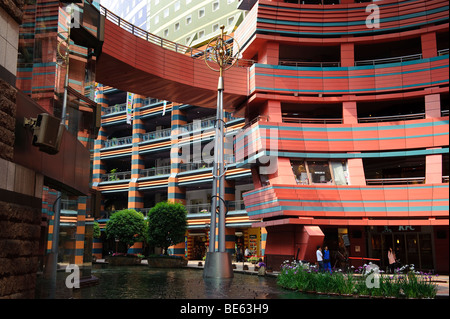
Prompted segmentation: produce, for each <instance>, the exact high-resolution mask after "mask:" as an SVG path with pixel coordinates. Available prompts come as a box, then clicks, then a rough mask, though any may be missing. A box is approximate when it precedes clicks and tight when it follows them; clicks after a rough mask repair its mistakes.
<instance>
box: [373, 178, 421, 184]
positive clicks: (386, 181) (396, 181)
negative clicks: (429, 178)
mask: <svg viewBox="0 0 450 319" xmlns="http://www.w3.org/2000/svg"><path fill="white" fill-rule="evenodd" d="M366 183H367V185H402V184H424V183H425V177H405V178H373V179H366Z"/></svg>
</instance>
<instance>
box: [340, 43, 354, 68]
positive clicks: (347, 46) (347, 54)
mask: <svg viewBox="0 0 450 319" xmlns="http://www.w3.org/2000/svg"><path fill="white" fill-rule="evenodd" d="M351 66H355V44H354V43H342V44H341V67H351Z"/></svg>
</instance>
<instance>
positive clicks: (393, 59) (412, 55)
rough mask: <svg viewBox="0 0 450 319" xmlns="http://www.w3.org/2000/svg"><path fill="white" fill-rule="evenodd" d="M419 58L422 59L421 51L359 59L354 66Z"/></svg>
mask: <svg viewBox="0 0 450 319" xmlns="http://www.w3.org/2000/svg"><path fill="white" fill-rule="evenodd" d="M420 59H422V53H419V54H411V55H404V56H399V57H393V58H383V59H372V60H360V61H355V66H362V65H377V64H386V63H396V62H406V61H412V60H420Z"/></svg>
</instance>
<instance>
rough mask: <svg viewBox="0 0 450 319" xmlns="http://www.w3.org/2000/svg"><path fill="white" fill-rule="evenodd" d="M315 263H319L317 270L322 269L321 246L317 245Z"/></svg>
mask: <svg viewBox="0 0 450 319" xmlns="http://www.w3.org/2000/svg"><path fill="white" fill-rule="evenodd" d="M316 258H317V263H318V264H319V271H322V270H323V255H322V247H320V246H317V251H316Z"/></svg>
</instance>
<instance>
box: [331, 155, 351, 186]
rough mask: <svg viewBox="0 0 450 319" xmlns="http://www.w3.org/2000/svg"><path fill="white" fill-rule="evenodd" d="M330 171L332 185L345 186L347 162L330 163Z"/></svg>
mask: <svg viewBox="0 0 450 319" xmlns="http://www.w3.org/2000/svg"><path fill="white" fill-rule="evenodd" d="M330 164H331V169H332V171H333V177H334V183H335V184H336V185H347V184H348V182H347V179H348V172H347V162H345V161H339V162H338V161H332V162H330Z"/></svg>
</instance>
